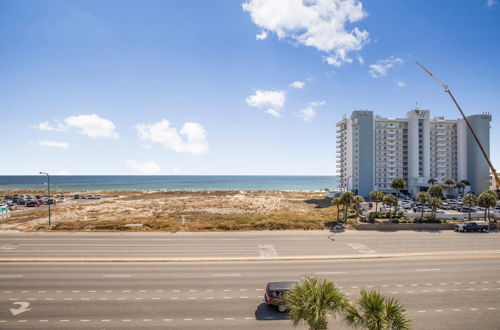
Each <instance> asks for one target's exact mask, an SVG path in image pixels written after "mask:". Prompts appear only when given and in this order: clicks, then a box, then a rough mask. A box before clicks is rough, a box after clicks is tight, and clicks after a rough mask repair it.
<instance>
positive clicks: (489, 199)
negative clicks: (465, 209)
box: [477, 190, 497, 221]
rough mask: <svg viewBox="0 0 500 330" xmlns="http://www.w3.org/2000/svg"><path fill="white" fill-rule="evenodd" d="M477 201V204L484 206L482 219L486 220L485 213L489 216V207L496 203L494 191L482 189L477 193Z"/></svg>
mask: <svg viewBox="0 0 500 330" xmlns="http://www.w3.org/2000/svg"><path fill="white" fill-rule="evenodd" d="M477 203H478V205H479V206H481V207H484V221H486V216H487V214H488V218H489V211H490V207H495V206H496V205H497V196H496V193H495V192H494V191H492V190H485V191H483V192H482V193H481V194H480V195H479V197H478V199H477Z"/></svg>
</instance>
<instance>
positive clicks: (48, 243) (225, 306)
mask: <svg viewBox="0 0 500 330" xmlns="http://www.w3.org/2000/svg"><path fill="white" fill-rule="evenodd" d="M269 245H272V247H270V246H269ZM51 257H53V258H54V260H52V261H51V260H49V259H48V258H51ZM16 258H18V259H19V260H21V259H23V258H24V259H25V260H26V261H13V260H15V259H16ZM82 258H85V260H88V261H87V262H81V260H82ZM128 258H132V259H128ZM148 258H153V259H155V260H156V259H158V260H156V261H147V259H148ZM204 258H206V259H207V260H208V261H202V260H201V259H204ZM218 258H219V259H221V260H224V259H227V258H230V259H231V261H227V260H226V261H216V259H218ZM317 258H319V259H317ZM176 259H182V260H186V261H173V260H176ZM28 260H29V261H28ZM91 260H93V261H91ZM105 260H114V261H105ZM187 260H190V261H187ZM193 260H196V261H193ZM236 260H240V261H236ZM307 274H317V275H321V276H325V277H327V278H330V279H333V280H335V281H336V282H337V283H338V285H340V286H341V287H342V288H343V290H344V291H345V292H346V293H347V294H349V295H350V297H351V298H352V299H356V297H357V296H358V294H359V289H360V288H368V289H377V290H379V291H381V292H383V293H384V294H387V295H389V296H394V297H395V298H397V299H399V300H400V301H401V302H402V303H403V304H404V305H405V306H406V308H407V309H408V314H409V316H410V317H411V318H412V319H413V325H414V328H415V329H500V276H499V274H500V235H499V234H497V233H488V234H471V233H466V234H459V233H452V232H441V233H437V232H436V233H434V232H393V233H382V232H346V233H338V234H334V235H333V236H331V233H329V232H260V233H203V234H202V233H199V234H147V235H145V234H0V328H1V329H54V328H59V329H74V328H82V329H83V328H91V329H96V328H98V329H112V328H113V329H123V328H129V329H132V328H139V327H144V328H151V329H154V328H162V327H163V328H165V327H168V328H182V329H185V328H187V329H190V328H202V329H221V328H227V329H234V328H236V327H238V328H243V329H255V328H257V329H258V328H269V329H271V328H272V329H287V328H291V322H290V320H288V319H287V318H286V314H281V313H278V312H276V311H275V310H273V309H271V308H268V307H267V306H265V305H264V304H263V301H262V297H263V294H264V287H265V284H266V283H267V282H268V281H277V280H292V279H299V278H300V277H301V276H303V275H307ZM27 304H29V305H27ZM11 309H12V310H14V312H11ZM23 310H26V311H23ZM18 311H23V312H21V313H19V314H17V315H13V314H14V313H17V312H18ZM330 326H331V328H344V326H343V324H342V322H341V321H340V320H339V321H334V320H332V321H331V322H330Z"/></svg>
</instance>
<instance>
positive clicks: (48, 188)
mask: <svg viewBox="0 0 500 330" xmlns="http://www.w3.org/2000/svg"><path fill="white" fill-rule="evenodd" d="M40 174H45V175H46V176H47V206H48V207H49V226H50V203H51V202H52V201H51V200H50V175H49V173H46V172H40Z"/></svg>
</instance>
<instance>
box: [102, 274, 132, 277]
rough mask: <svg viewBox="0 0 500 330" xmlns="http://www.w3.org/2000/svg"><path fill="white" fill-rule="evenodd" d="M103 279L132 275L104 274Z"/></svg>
mask: <svg viewBox="0 0 500 330" xmlns="http://www.w3.org/2000/svg"><path fill="white" fill-rule="evenodd" d="M102 276H103V277H132V275H130V274H104V275H102Z"/></svg>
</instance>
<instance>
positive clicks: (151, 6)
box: [0, 0, 500, 175]
mask: <svg viewBox="0 0 500 330" xmlns="http://www.w3.org/2000/svg"><path fill="white" fill-rule="evenodd" d="M257 36H258V37H257ZM0 45H1V46H0V47H1V51H0V113H1V115H2V125H1V127H2V128H1V132H2V133H1V137H2V142H3V143H2V149H3V152H2V156H1V157H2V160H1V161H0V173H1V174H35V173H37V172H38V171H48V172H50V173H53V174H56V173H59V174H63V173H68V174H269V175H274V174H290V175H329V174H335V122H336V121H338V120H339V119H340V118H341V117H342V115H344V114H349V113H350V112H351V111H352V110H355V109H369V110H373V111H375V112H376V113H378V114H381V115H383V116H402V115H403V114H404V113H405V112H407V111H409V110H411V109H413V108H414V107H415V105H416V102H418V106H419V107H420V108H423V109H429V110H431V115H434V116H438V115H443V116H446V117H449V118H458V113H457V111H456V109H455V107H454V106H453V104H452V103H451V101H450V99H449V97H448V96H447V95H446V94H445V93H443V91H442V89H441V88H440V87H439V86H438V85H437V84H436V83H435V82H433V81H432V80H431V79H430V78H429V77H428V76H426V75H425V74H424V73H423V72H422V71H421V70H420V69H419V68H418V67H416V65H415V64H414V63H415V61H416V60H418V61H421V62H422V63H424V64H425V65H426V66H428V67H429V68H430V69H431V70H432V71H434V73H435V74H436V75H438V76H439V77H440V78H441V79H442V80H444V81H445V82H446V83H447V84H449V85H450V87H451V89H452V91H453V92H454V94H455V96H456V97H457V99H458V100H459V102H460V103H461V104H462V107H463V109H464V110H465V111H466V113H468V114H473V113H481V112H490V113H491V114H492V115H493V121H492V125H491V126H492V129H491V141H492V148H491V154H492V159H493V161H494V163H495V164H496V166H497V167H499V168H500V147H499V146H498V145H497V144H496V143H494V141H497V140H498V139H500V129H499V128H500V110H499V105H498V104H499V99H498V98H499V87H500V65H499V59H500V4H498V3H496V1H492V0H484V1H482V0H469V1H453V0H443V1H437V2H433V3H432V4H431V3H429V2H427V1H396V0H384V1H380V0H367V1H355V0H349V1H343V0H318V1H316V2H315V1H311V2H310V3H309V4H308V5H304V4H303V3H302V1H300V0H286V1H285V0H273V1H271V0H267V1H261V0H252V1H236V0H228V1H223V0H217V1H201V0H200V1H192V0H185V1H153V0H148V1H125V0H120V1H118V0H117V1H109V0H108V1H90V0H86V1H48V0H46V1H24V0H12V1H9V0H3V1H1V2H0ZM294 82H295V83H294Z"/></svg>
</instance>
